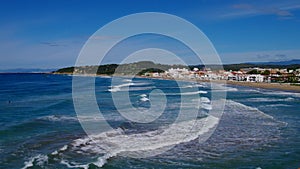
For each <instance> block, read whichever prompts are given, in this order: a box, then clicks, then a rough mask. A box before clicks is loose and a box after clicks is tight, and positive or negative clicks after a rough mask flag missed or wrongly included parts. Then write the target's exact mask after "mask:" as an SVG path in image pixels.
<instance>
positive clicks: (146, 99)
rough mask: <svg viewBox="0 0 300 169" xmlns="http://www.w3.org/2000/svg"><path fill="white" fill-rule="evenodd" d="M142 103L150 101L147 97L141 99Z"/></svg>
mask: <svg viewBox="0 0 300 169" xmlns="http://www.w3.org/2000/svg"><path fill="white" fill-rule="evenodd" d="M140 101H143V102H146V101H149V99H148V98H147V97H142V98H140Z"/></svg>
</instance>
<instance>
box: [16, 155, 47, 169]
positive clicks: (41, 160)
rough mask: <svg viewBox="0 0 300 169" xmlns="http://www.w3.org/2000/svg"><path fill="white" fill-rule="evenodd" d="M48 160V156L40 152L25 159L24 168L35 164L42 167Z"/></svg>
mask: <svg viewBox="0 0 300 169" xmlns="http://www.w3.org/2000/svg"><path fill="white" fill-rule="evenodd" d="M47 162H48V156H47V155H42V154H38V155H36V156H34V157H31V158H30V159H29V160H28V161H25V162H24V165H25V166H24V167H23V168H22V169H27V168H31V167H33V166H34V165H35V166H36V165H37V166H40V167H42V166H43V165H44V164H45V163H47Z"/></svg>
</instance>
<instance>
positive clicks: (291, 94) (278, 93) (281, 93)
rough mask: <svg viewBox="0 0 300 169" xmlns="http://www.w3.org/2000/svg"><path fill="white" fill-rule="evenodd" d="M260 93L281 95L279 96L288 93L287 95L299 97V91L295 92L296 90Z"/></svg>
mask: <svg viewBox="0 0 300 169" xmlns="http://www.w3.org/2000/svg"><path fill="white" fill-rule="evenodd" d="M262 94H267V95H281V96H285V95H289V96H293V97H300V93H296V92H284V91H272V92H262Z"/></svg>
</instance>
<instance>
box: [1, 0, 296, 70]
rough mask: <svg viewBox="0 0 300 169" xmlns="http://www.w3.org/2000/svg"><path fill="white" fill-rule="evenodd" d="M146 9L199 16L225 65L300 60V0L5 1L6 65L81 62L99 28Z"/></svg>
mask: <svg viewBox="0 0 300 169" xmlns="http://www.w3.org/2000/svg"><path fill="white" fill-rule="evenodd" d="M139 12H163V13H168V14H172V15H176V16H178V17H181V18H183V19H186V20H187V21H189V22H191V23H193V24H194V25H196V26H197V27H198V28H199V29H200V30H202V31H203V33H204V34H205V35H206V36H207V37H208V38H209V39H210V41H211V42H212V44H213V45H214V47H215V48H216V50H217V52H218V53H219V56H220V58H221V60H222V62H223V63H224V64H228V63H241V62H264V61H285V60H291V59H300V31H299V30H300V1H299V0H248V1H247V0H246V1H245V0H243V1H242V0H234V1H233V0H226V1H225V0H194V1H193V0H172V1H167V0H143V1H141V0H130V1H129V0H107V1H105V0H104V1H89V0H87V1H83V0H82V1H79V0H72V1H67V0H64V1H62V0H51V1H50V0H48V1H47V0H27V1H21V0H20V1H16V0H4V1H1V5H0V70H1V69H15V68H43V69H48V68H60V67H66V66H73V65H74V64H75V62H76V58H77V57H78V54H79V52H80V50H81V48H82V47H83V45H84V44H85V42H86V41H87V40H88V38H89V37H90V36H91V35H92V34H93V33H94V32H96V31H97V30H98V29H99V28H101V27H102V26H104V25H105V24H107V23H109V22H111V21H113V20H115V19H118V18H120V17H123V16H126V15H129V14H134V13H139ZM136 41H139V42H140V43H139V44H143V43H149V44H153V43H162V42H166V41H165V40H159V38H152V40H150V41H149V40H144V41H140V39H138V38H137V40H133V41H132V43H124V44H125V45H127V46H125V48H131V46H132V45H134V44H135V43H136ZM134 42H135V43H134ZM143 45H145V44H143ZM150 46H151V45H150ZM116 55H117V54H116ZM182 57H188V56H185V55H183V56H182ZM116 58H117V56H116ZM117 60H118V59H116V60H114V58H111V59H109V60H108V61H107V63H114V62H117ZM188 64H194V62H193V63H188Z"/></svg>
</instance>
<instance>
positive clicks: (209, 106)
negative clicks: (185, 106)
mask: <svg viewBox="0 0 300 169" xmlns="http://www.w3.org/2000/svg"><path fill="white" fill-rule="evenodd" d="M201 108H203V109H206V110H212V105H211V104H201Z"/></svg>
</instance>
